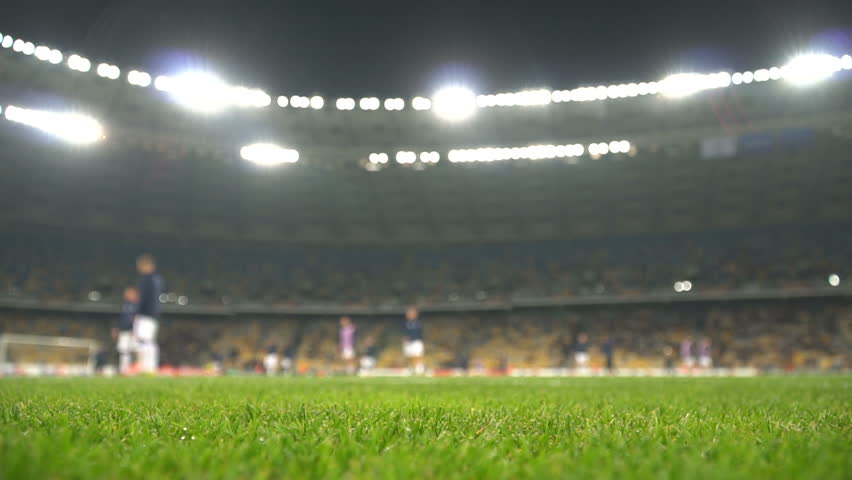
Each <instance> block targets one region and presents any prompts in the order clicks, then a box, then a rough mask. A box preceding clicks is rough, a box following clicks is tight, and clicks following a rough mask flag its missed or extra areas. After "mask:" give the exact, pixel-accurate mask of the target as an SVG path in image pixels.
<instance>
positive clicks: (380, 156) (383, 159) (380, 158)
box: [367, 153, 388, 165]
mask: <svg viewBox="0 0 852 480" xmlns="http://www.w3.org/2000/svg"><path fill="white" fill-rule="evenodd" d="M367 159H368V160H369V161H370V163H372V164H374V165H380V164H381V165H384V164H385V163H388V154H387V153H371V154H370V156H369V157H367Z"/></svg>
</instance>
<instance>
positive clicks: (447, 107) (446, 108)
mask: <svg viewBox="0 0 852 480" xmlns="http://www.w3.org/2000/svg"><path fill="white" fill-rule="evenodd" d="M476 109H477V106H476V94H474V93H473V91H471V90H470V89H469V88H467V87H445V88H442V89H441V90H438V91H437V92H436V93H435V95H433V96H432V110H433V111H434V112H435V115H437V116H438V117H439V118H442V119H444V120H448V121H451V122H457V121H461V120H465V119H468V118H470V117H471V116H473V114H474V113H476Z"/></svg>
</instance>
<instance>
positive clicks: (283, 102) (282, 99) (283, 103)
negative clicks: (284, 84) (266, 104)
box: [278, 95, 290, 108]
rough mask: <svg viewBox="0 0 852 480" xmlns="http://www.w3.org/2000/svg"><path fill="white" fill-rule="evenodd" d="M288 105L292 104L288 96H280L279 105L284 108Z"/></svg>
mask: <svg viewBox="0 0 852 480" xmlns="http://www.w3.org/2000/svg"><path fill="white" fill-rule="evenodd" d="M287 105H290V100H289V99H288V98H287V97H285V96H283V95H282V96H280V97H278V106H279V107H281V108H284V107H286V106H287Z"/></svg>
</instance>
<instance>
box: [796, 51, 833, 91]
mask: <svg viewBox="0 0 852 480" xmlns="http://www.w3.org/2000/svg"><path fill="white" fill-rule="evenodd" d="M841 68H843V67H842V63H841V60H840V59H839V58H837V57H835V56H833V55H827V54H809V55H800V56H798V57H796V58H794V59H792V60H790V62H788V63H787V64H786V65H784V67H782V68H781V74H782V75H783V76H784V80H787V81H788V82H790V83H792V84H794V85H810V84H813V83H817V82H819V81H821V80H825V79H826V78H828V77H830V76H832V75H834V73H835V72H837V71H838V70H840V69H841Z"/></svg>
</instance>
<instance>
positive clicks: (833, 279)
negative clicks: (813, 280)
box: [828, 273, 840, 287]
mask: <svg viewBox="0 0 852 480" xmlns="http://www.w3.org/2000/svg"><path fill="white" fill-rule="evenodd" d="M828 284H829V285H831V286H832V287H836V286H838V285H840V275H838V274H836V273H832V274H831V275H829V276H828Z"/></svg>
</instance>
